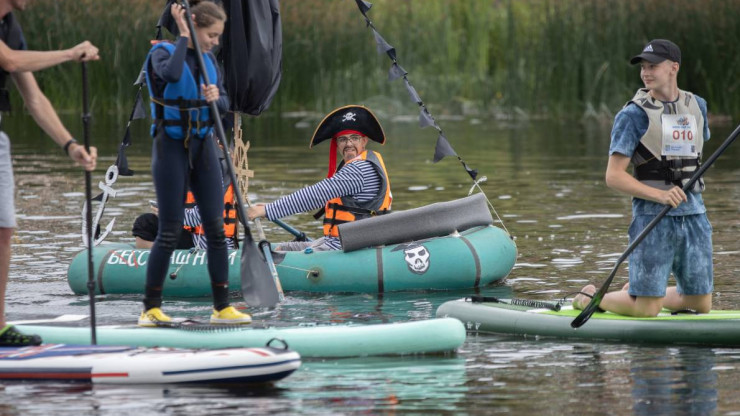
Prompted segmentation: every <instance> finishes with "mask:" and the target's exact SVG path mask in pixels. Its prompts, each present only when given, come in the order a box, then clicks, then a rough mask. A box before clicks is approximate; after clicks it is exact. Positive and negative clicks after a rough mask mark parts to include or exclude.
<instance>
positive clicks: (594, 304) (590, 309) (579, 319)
mask: <svg viewBox="0 0 740 416" xmlns="http://www.w3.org/2000/svg"><path fill="white" fill-rule="evenodd" d="M602 297H604V295H603V294H602V293H597V294H596V295H594V298H593V299H591V302H590V303H589V304H588V305H586V307H585V308H584V309H583V310H582V311H581V313H580V314H578V316H576V318H575V319H574V320H573V322H571V323H570V327H571V328H573V329H576V328H580V327H581V325H583V324H585V323H586V321H588V320H589V319H591V315H593V314H594V312H596V309H598V308H599V303H601V298H602Z"/></svg>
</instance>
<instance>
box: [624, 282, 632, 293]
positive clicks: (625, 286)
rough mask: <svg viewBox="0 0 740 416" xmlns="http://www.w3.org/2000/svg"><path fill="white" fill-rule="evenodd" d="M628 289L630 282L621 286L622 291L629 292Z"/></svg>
mask: <svg viewBox="0 0 740 416" xmlns="http://www.w3.org/2000/svg"><path fill="white" fill-rule="evenodd" d="M629 289H630V282H627V283H625V284H624V286H622V290H625V291H626V290H629Z"/></svg>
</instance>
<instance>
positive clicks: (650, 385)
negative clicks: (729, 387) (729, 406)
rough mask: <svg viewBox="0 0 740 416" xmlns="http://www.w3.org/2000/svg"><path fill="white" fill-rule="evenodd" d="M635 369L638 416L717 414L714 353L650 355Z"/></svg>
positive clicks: (637, 360) (678, 351)
mask: <svg viewBox="0 0 740 416" xmlns="http://www.w3.org/2000/svg"><path fill="white" fill-rule="evenodd" d="M631 365H632V368H631V372H630V373H631V376H632V379H633V380H634V387H633V389H632V397H633V400H634V407H633V409H634V414H637V415H655V414H671V415H708V414H712V413H714V412H715V411H716V410H717V383H718V376H717V374H716V373H715V372H714V371H713V369H714V365H715V356H714V352H712V350H708V349H666V350H656V351H650V352H649V353H647V354H645V355H642V356H640V357H635V358H633V361H632V363H631Z"/></svg>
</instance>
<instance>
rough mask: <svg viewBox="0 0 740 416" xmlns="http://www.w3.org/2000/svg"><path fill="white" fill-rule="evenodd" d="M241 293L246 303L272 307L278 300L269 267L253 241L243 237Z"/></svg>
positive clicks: (257, 306)
mask: <svg viewBox="0 0 740 416" xmlns="http://www.w3.org/2000/svg"><path fill="white" fill-rule="evenodd" d="M241 279H242V295H243V296H244V302H246V303H247V305H249V306H252V307H256V308H260V307H263V308H272V307H275V305H277V304H278V303H279V302H280V293H279V292H278V289H277V286H276V285H275V280H274V279H273V278H272V274H271V273H270V268H269V267H268V266H267V262H266V261H265V258H264V257H263V256H262V253H260V251H259V249H258V248H257V245H256V244H255V243H254V241H248V239H244V241H243V244H242V259H241Z"/></svg>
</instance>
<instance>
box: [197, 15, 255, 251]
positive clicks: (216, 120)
mask: <svg viewBox="0 0 740 416" xmlns="http://www.w3.org/2000/svg"><path fill="white" fill-rule="evenodd" d="M182 3H183V4H184V5H185V14H186V16H185V17H186V18H187V22H188V28H189V29H190V40H191V41H192V42H193V48H195V55H196V56H197V58H198V66H199V67H200V68H201V71H200V73H201V76H202V77H203V81H204V82H205V84H206V85H211V81H210V80H209V79H208V72H207V71H206V70H205V68H206V63H205V61H203V53H202V51H201V49H200V42H198V37H197V36H196V34H195V25H194V24H193V18H192V14H191V12H190V3H189V2H188V1H187V0H183V2H182ZM208 106H209V108H210V110H211V117H212V118H213V124H214V125H215V126H216V137H217V138H218V140H219V141H220V142H221V147H222V149H221V150H222V151H223V153H224V158H225V159H226V170H227V171H228V173H229V177H230V178H231V183H233V184H235V185H234V195H235V196H236V202H237V206H236V209H237V211H238V212H239V216H240V217H241V218H240V219H239V220H240V222H241V223H242V225H243V226H244V239H245V240H246V241H247V242H248V243H250V244H251V243H254V238H252V233H251V232H250V230H249V225H247V220H246V219H247V215H246V212H244V198H242V193H241V191H240V190H239V187H238V186H236V184H237V183H239V182H238V181H237V180H236V174H235V173H234V164H233V163H232V161H231V153H230V152H229V142H228V138H227V137H226V133H225V132H224V125H223V123H222V122H221V113H220V111H218V107H217V106H216V102H215V101H212V102H210V103H208Z"/></svg>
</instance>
